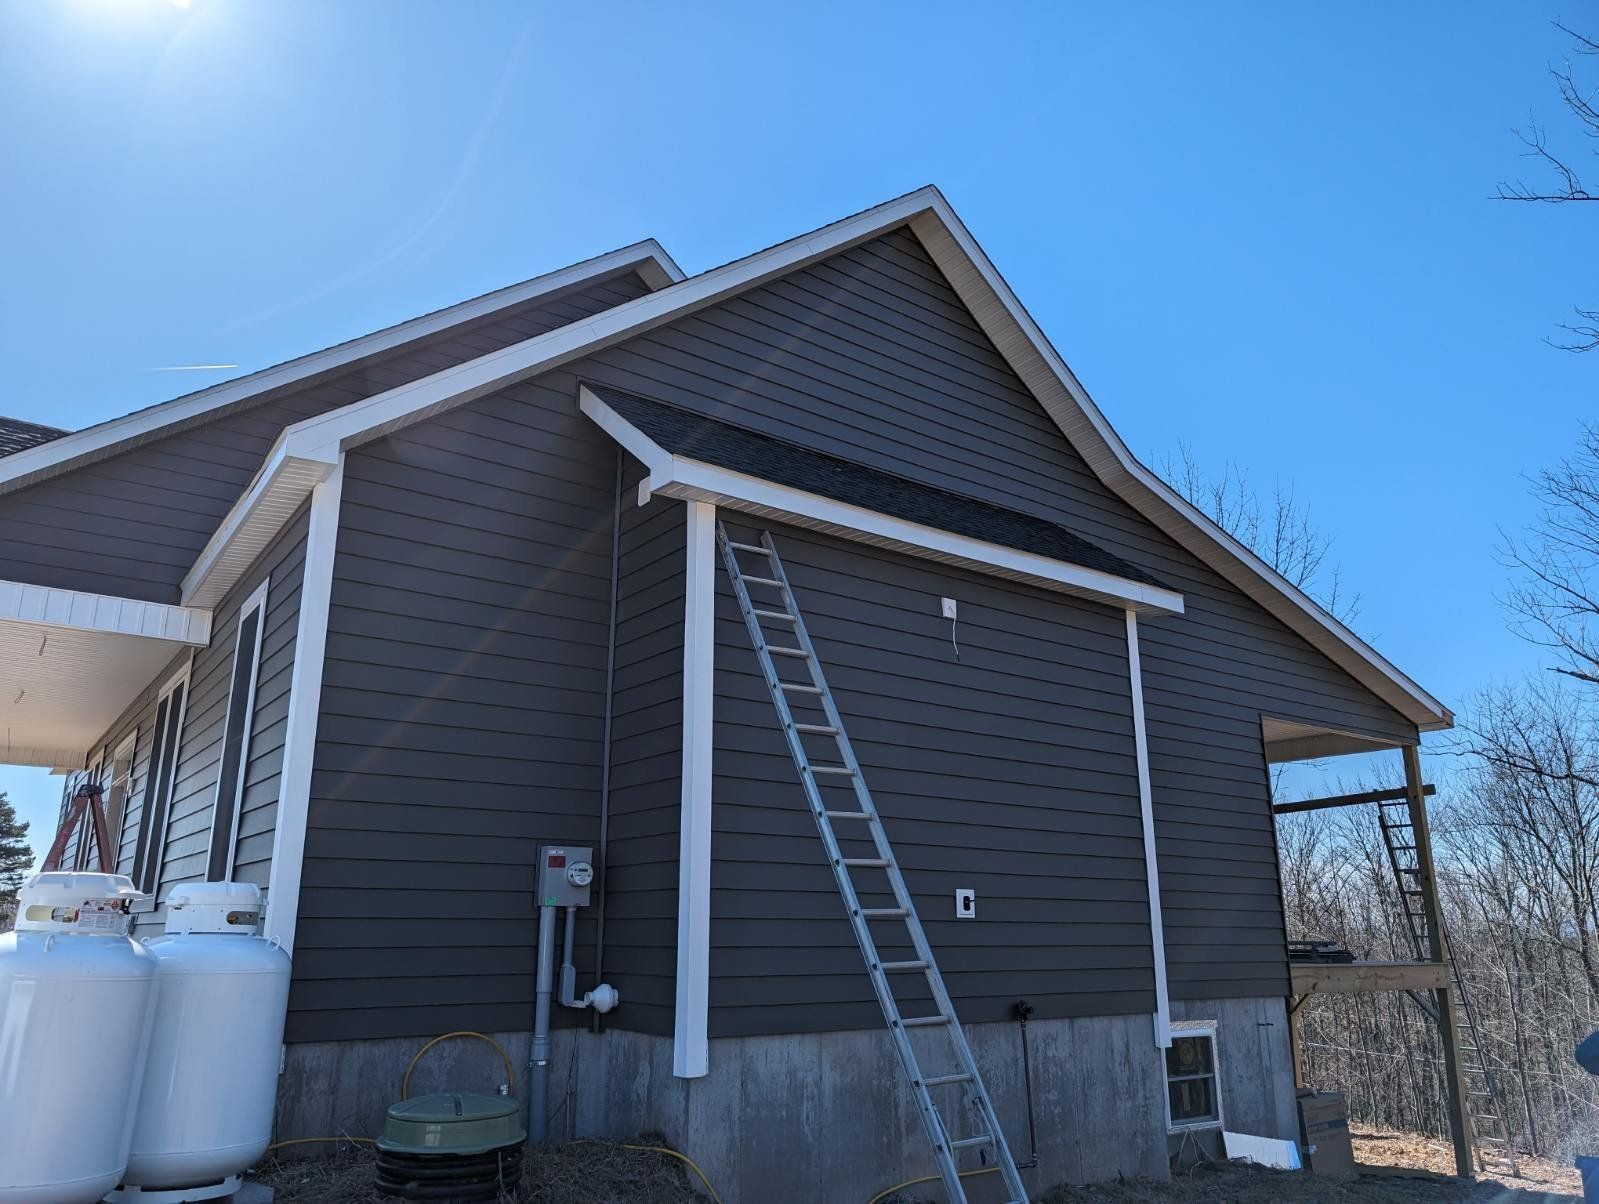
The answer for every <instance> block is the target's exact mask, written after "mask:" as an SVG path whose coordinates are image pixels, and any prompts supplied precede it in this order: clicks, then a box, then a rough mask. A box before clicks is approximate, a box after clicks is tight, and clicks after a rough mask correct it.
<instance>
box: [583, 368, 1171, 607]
mask: <svg viewBox="0 0 1599 1204" xmlns="http://www.w3.org/2000/svg"><path fill="white" fill-rule="evenodd" d="M587 387H588V388H589V389H590V391H592V392H593V393H595V394H596V395H598V396H599V397H600V398H601V399H602V400H603V401H604V402H605V403H606V404H607V405H609V406H610V407H611V408H612V409H613V410H615V411H616V412H617V413H618V414H620V415H621V416H622V417H623V418H625V419H626V420H627V421H628V422H630V423H632V424H633V425H634V426H635V427H637V428H638V429H639V430H640V431H642V432H643V433H644V434H645V435H647V436H649V438H650V439H652V440H653V441H654V442H656V443H658V444H659V445H660V446H661V447H663V448H664V449H666V450H667V451H669V452H671V453H672V454H673V455H681V456H687V457H689V458H690V459H694V460H701V461H704V462H705V463H707V464H714V465H716V466H717V467H719V468H728V469H732V470H733V471H735V472H742V473H747V474H748V475H750V476H752V477H759V478H761V479H762V480H765V481H771V482H773V483H775V484H778V485H787V486H789V487H790V488H793V489H803V490H804V491H806V492H807V493H815V494H819V495H820V496H822V497H826V498H831V499H833V500H834V501H837V502H844V503H846V504H848V505H852V506H860V507H863V508H864V509H867V510H875V511H877V512H878V513H879V514H888V515H892V516H893V517H895V518H902V519H905V520H906V521H907V522H913V523H921V524H922V525H924V526H928V527H936V528H938V529H939V530H941V531H949V532H952V533H954V534H956V535H966V536H969V537H971V538H973V539H981V540H986V541H987V542H989V543H994V544H1000V545H1001V546H1003V547H1007V548H1014V549H1016V550H1017V551H1019V552H1031V553H1033V554H1034V555H1036V556H1047V557H1049V558H1050V559H1051V560H1059V561H1063V562H1065V563H1067V564H1075V565H1078V566H1080V567H1082V568H1088V569H1098V570H1099V571H1100V572H1104V573H1111V574H1114V575H1115V576H1117V577H1122V578H1125V579H1127V580H1129V581H1137V582H1140V583H1142V584H1144V585H1154V586H1161V582H1159V581H1157V580H1155V578H1153V577H1151V576H1150V575H1149V574H1148V573H1146V572H1144V571H1143V570H1142V569H1140V568H1138V567H1137V566H1136V565H1133V564H1129V563H1128V562H1127V561H1125V560H1123V559H1122V558H1121V557H1119V556H1116V555H1114V554H1113V553H1111V552H1107V551H1106V550H1105V549H1104V548H1102V547H1100V546H1099V545H1098V544H1095V543H1091V542H1090V541H1089V540H1086V539H1084V538H1083V537H1082V536H1080V535H1077V534H1075V533H1074V532H1072V531H1069V530H1067V529H1066V528H1065V527H1062V526H1060V525H1058V524H1056V523H1052V522H1048V521H1047V520H1045V519H1041V518H1036V517H1034V516H1033V515H1030V514H1022V513H1020V512H1018V511H1015V510H1007V509H1005V508H1004V507H1001V506H995V505H993V504H991V503H989V502H981V501H978V500H977V499H976V498H969V497H966V496H964V495H962V494H958V493H951V492H950V491H948V490H945V489H938V488H935V487H933V486H930V485H923V484H920V483H919V482H916V481H911V480H908V479H906V478H905V477H900V476H896V475H895V474H893V473H889V472H883V471H881V470H880V469H876V468H868V467H866V466H865V465H863V464H856V463H853V462H851V461H849V460H844V459H840V458H839V457H837V456H831V455H826V454H823V453H821V452H816V451H812V450H811V449H810V448H806V447H801V446H800V445H799V444H797V443H790V442H789V441H788V440H786V439H778V438H774V437H772V436H770V435H761V434H757V433H755V432H754V431H751V430H746V429H745V428H743V427H739V426H734V425H733V424H732V423H728V422H723V421H721V420H719V419H716V418H709V417H706V416H705V415H703V414H696V413H694V412H692V411H690V410H685V409H682V408H680V407H678V406H674V405H668V404H667V403H665V402H660V401H652V400H650V399H648V398H644V397H637V396H635V395H633V394H629V393H622V392H619V391H617V390H615V389H609V388H605V387H603V386H598V385H593V384H590V385H588V386H587Z"/></svg>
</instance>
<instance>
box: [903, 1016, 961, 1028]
mask: <svg viewBox="0 0 1599 1204" xmlns="http://www.w3.org/2000/svg"><path fill="white" fill-rule="evenodd" d="M899 1023H900V1027H901V1028H931V1027H932V1026H933V1025H935V1024H948V1023H949V1017H948V1016H912V1017H911V1018H910V1019H909V1020H901V1021H900V1022H899Z"/></svg>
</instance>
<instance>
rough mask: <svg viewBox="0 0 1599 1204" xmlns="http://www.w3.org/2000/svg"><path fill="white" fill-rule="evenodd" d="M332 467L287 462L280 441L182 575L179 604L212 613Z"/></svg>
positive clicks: (330, 460) (324, 462)
mask: <svg viewBox="0 0 1599 1204" xmlns="http://www.w3.org/2000/svg"><path fill="white" fill-rule="evenodd" d="M337 463H338V457H337V456H336V455H334V456H327V457H324V458H321V459H306V458H303V457H299V456H290V455H289V454H287V451H286V449H285V446H284V440H283V439H282V437H281V436H280V437H279V439H278V441H277V442H276V443H274V444H273V445H272V448H271V450H270V451H268V452H267V457H266V460H265V461H264V462H263V463H262V465H261V470H260V471H259V472H258V473H256V475H255V479H254V480H253V481H251V482H250V486H249V488H247V489H246V490H245V491H244V492H243V493H242V494H240V495H239V499H238V500H237V501H236V502H234V503H233V505H232V507H231V508H230V509H229V510H228V513H227V515H226V516H225V517H224V518H223V520H222V524H221V526H219V527H218V528H217V529H216V531H215V533H214V534H212V536H211V538H210V540H208V541H207V543H206V545H205V547H204V548H203V549H201V551H200V555H199V556H198V557H196V558H195V562H194V565H193V566H192V567H191V568H190V569H189V571H188V572H187V573H186V574H185V575H184V578H183V586H182V592H181V594H180V596H181V598H182V599H183V602H184V604H185V605H188V606H205V607H212V606H215V605H216V604H217V603H219V602H221V601H222V599H223V598H224V597H226V596H227V593H228V591H229V590H230V589H232V588H233V587H234V586H235V585H237V584H238V583H239V580H240V578H242V577H243V576H244V574H245V573H247V572H249V570H250V566H251V565H252V564H254V563H255V562H256V559H257V558H258V557H259V556H260V555H261V553H262V552H263V551H265V550H266V546H267V545H268V544H269V543H271V542H272V540H273V539H274V538H275V537H276V536H277V534H278V532H279V531H281V530H282V529H283V526H284V524H285V523H287V522H288V521H289V519H290V518H291V517H292V516H293V514H294V512H295V511H296V510H298V509H299V508H300V503H301V502H303V501H305V499H306V498H307V497H309V496H310V495H311V491H312V490H313V489H315V488H316V486H317V485H318V484H319V483H320V482H322V481H325V480H326V479H327V478H328V476H329V474H331V473H332V472H333V470H334V467H335V465H337Z"/></svg>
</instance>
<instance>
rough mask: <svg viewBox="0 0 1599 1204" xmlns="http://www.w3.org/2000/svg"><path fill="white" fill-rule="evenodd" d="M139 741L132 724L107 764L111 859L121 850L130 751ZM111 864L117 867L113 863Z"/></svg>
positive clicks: (129, 785)
mask: <svg viewBox="0 0 1599 1204" xmlns="http://www.w3.org/2000/svg"><path fill="white" fill-rule="evenodd" d="M138 745H139V729H138V728H134V729H133V730H132V731H131V732H129V733H128V734H127V735H126V736H124V737H122V739H121V740H120V741H119V742H118V743H117V746H116V748H114V749H113V750H111V755H110V758H109V760H105V759H104V758H102V760H103V761H104V763H105V764H106V765H107V768H106V771H105V772H106V776H105V778H104V779H103V784H104V786H105V800H104V801H105V826H106V837H107V839H109V840H110V842H111V859H112V861H113V862H117V861H119V859H120V857H121V851H122V817H123V815H124V814H126V813H127V809H128V796H129V795H131V794H132V793H133V752H134V749H136V748H137V747H138ZM114 868H120V867H119V866H118V867H114Z"/></svg>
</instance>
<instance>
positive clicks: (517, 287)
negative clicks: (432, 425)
mask: <svg viewBox="0 0 1599 1204" xmlns="http://www.w3.org/2000/svg"><path fill="white" fill-rule="evenodd" d="M629 269H631V270H633V271H636V272H637V273H638V274H639V275H640V277H642V278H643V280H644V282H645V284H646V285H648V286H649V287H650V288H651V289H656V290H659V289H662V288H666V287H669V286H671V285H673V284H676V283H678V282H679V281H681V280H682V279H683V272H682V269H680V268H679V267H678V266H677V264H676V263H675V262H673V260H672V257H671V256H670V255H668V254H667V253H666V251H665V249H664V248H662V246H661V245H660V243H658V242H656V241H655V240H654V239H653V238H649V239H645V240H644V241H642V242H636V243H633V244H632V245H631V246H626V247H621V248H618V249H617V250H615V251H610V252H607V253H606V254H604V255H599V256H596V257H594V258H593V259H586V260H584V261H582V262H581V263H575V264H572V265H570V266H568V267H564V268H561V269H559V270H557V271H554V272H547V273H545V274H544V275H542V276H536V277H534V278H533V279H531V280H524V281H522V282H521V283H519V284H513V285H510V286H509V287H507V288H502V289H498V290H496V291H495V292H492V293H485V294H484V295H483V296H481V297H474V298H472V299H471V300H469V301H462V302H460V303H458V304H456V305H451V306H448V307H447V308H445V309H440V310H435V311H434V312H433V313H430V314H425V315H423V316H422V317H419V318H412V319H410V320H409V321H406V322H401V323H400V324H399V325H397V326H390V327H387V328H386V329H384V330H379V331H376V332H374V333H372V334H368V335H363V336H361V337H359V338H355V339H351V340H350V341H348V342H345V343H339V344H337V345H335V346H333V347H328V348H326V349H324V350H322V351H316V352H313V353H311V354H310V355H303V356H300V357H299V358H298V359H292V360H289V361H287V362H285V363H282V364H277V365H275V366H273V367H271V368H264V369H262V370H261V371H259V372H252V373H250V374H249V375H248V376H241V377H239V378H238V379H236V380H230V381H225V382H223V383H222V384H219V385H214V386H212V387H211V388H209V389H202V390H200V391H199V392H197V393H190V394H187V395H185V396H183V397H178V398H174V399H173V400H171V401H166V402H162V403H160V404H159V405H153V406H149V407H147V408H145V409H142V410H137V411H135V412H134V413H132V414H128V415H125V416H123V417H121V418H114V419H112V420H110V421H109V422H102V423H99V424H97V425H95V426H91V427H88V428H86V429H84V430H81V431H75V432H73V433H72V434H70V435H63V436H61V437H60V438H59V439H52V440H51V441H50V442H48V443H42V444H40V445H38V446H37V447H31V448H28V449H27V450H25V451H20V452H15V453H13V454H12V455H9V456H6V457H5V458H4V459H3V460H0V493H5V492H8V491H9V490H12V489H19V488H22V487H23V486H25V485H31V484H33V483H34V482H35V481H40V480H43V479H45V478H46V477H49V476H54V475H55V474H57V473H59V472H64V471H66V470H68V469H71V468H75V467H78V466H79V465H82V464H86V463H93V462H94V461H95V460H100V459H104V458H105V457H107V456H109V455H114V454H115V453H116V452H118V451H121V450H124V449H126V448H129V447H136V446H138V445H139V444H141V443H146V442H148V441H150V440H151V439H154V438H158V437H160V436H162V435H166V434H170V433H172V432H173V431H174V430H180V429H183V428H184V427H186V426H190V425H193V424H195V423H197V422H201V421H205V420H208V419H210V418H213V417H215V416H216V415H218V414H220V413H224V412H227V411H228V410H230V409H232V408H236V407H239V406H241V405H244V404H246V403H250V402H252V401H255V400H256V399H258V398H260V397H261V396H262V395H263V394H266V393H270V392H275V391H279V390H284V389H290V388H305V387H306V386H308V385H309V384H311V383H314V382H315V381H316V380H317V379H318V378H320V377H325V376H327V375H328V374H330V373H333V372H342V371H345V370H347V369H349V368H352V367H354V366H356V365H357V364H359V363H361V362H362V361H364V360H368V359H371V358H372V357H374V356H379V355H384V354H387V353H388V352H390V351H393V350H394V349H395V348H397V347H402V346H404V345H405V344H407V343H412V342H416V341H417V340H419V339H427V338H431V337H433V336H434V335H437V334H442V333H443V332H445V331H447V330H449V329H450V328H451V327H452V326H459V325H461V324H462V323H465V322H471V321H475V320H477V319H479V318H485V317H488V316H490V315H492V314H494V313H497V312H499V311H501V310H504V309H509V308H511V307H513V306H519V305H523V304H526V303H527V302H529V301H534V300H537V299H538V298H539V297H542V296H546V295H548V294H551V293H555V292H557V291H559V290H561V289H566V288H571V287H574V286H577V285H581V284H584V283H587V282H590V281H594V280H599V279H601V278H603V277H605V276H612V275H620V274H622V273H624V272H626V271H628V270H629Z"/></svg>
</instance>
